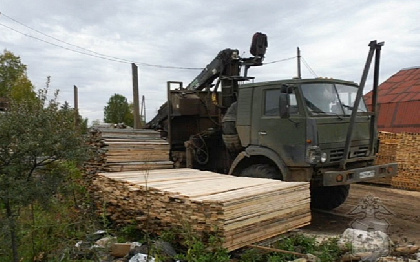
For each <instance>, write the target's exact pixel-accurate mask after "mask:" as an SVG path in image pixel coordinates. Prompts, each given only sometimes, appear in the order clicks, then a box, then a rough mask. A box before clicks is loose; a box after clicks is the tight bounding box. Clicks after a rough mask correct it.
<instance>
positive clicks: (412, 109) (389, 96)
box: [364, 67, 420, 133]
mask: <svg viewBox="0 0 420 262" xmlns="http://www.w3.org/2000/svg"><path fill="white" fill-rule="evenodd" d="M364 98H365V102H366V104H367V105H368V106H369V108H371V106H372V91H371V92H369V93H367V94H366V95H365V96H364ZM378 111H379V117H378V128H379V130H382V131H389V132H395V133H398V132H416V133H420V67H416V68H409V69H402V70H400V71H399V72H398V73H396V74H394V75H393V76H391V77H390V78H389V79H388V80H386V81H385V82H384V83H382V84H381V85H379V87H378Z"/></svg>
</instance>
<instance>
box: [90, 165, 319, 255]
mask: <svg viewBox="0 0 420 262" xmlns="http://www.w3.org/2000/svg"><path fill="white" fill-rule="evenodd" d="M94 186H95V192H96V196H95V199H96V204H97V206H98V207H99V208H98V210H106V213H107V214H109V215H110V216H111V218H112V219H113V220H115V221H116V222H119V223H131V222H132V221H137V223H138V225H139V227H140V228H142V229H144V230H145V227H146V225H147V227H148V229H147V230H149V231H151V232H154V233H158V234H159V233H162V232H164V231H165V230H168V229H170V228H174V227H185V225H188V227H190V228H191V229H192V230H194V231H195V232H196V233H198V234H203V235H206V234H209V233H214V234H216V235H218V236H220V237H222V238H223V239H224V247H226V248H227V249H229V250H234V249H237V248H240V247H243V246H246V245H248V244H251V243H254V242H257V241H261V240H264V239H268V238H271V237H273V236H276V235H278V234H282V233H284V232H286V231H289V230H292V229H295V228H298V227H301V226H304V225H307V224H308V223H309V222H310V219H311V215H310V193H309V183H305V182H282V181H276V180H270V179H262V178H247V177H234V176H228V175H222V174H217V173H212V172H208V171H198V170H194V169H167V170H147V171H133V172H116V173H99V174H98V176H97V177H96V179H95V181H94ZM146 222H147V223H146Z"/></svg>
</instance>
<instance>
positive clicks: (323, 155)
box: [321, 152, 327, 163]
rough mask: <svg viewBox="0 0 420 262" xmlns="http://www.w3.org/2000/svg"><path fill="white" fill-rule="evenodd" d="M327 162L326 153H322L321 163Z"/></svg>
mask: <svg viewBox="0 0 420 262" xmlns="http://www.w3.org/2000/svg"><path fill="white" fill-rule="evenodd" d="M325 162H327V153H325V152H322V153H321V163H325Z"/></svg>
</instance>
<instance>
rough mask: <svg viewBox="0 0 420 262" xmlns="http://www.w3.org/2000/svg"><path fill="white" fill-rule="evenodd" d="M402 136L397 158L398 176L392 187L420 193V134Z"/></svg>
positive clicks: (393, 180)
mask: <svg viewBox="0 0 420 262" xmlns="http://www.w3.org/2000/svg"><path fill="white" fill-rule="evenodd" d="M400 136H401V137H400V139H399V142H398V147H397V152H396V156H395V157H396V161H397V162H398V175H397V176H396V177H393V178H392V186H393V187H396V188H402V189H408V190H416V191H420V134H415V133H402V134H400Z"/></svg>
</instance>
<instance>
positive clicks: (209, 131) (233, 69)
mask: <svg viewBox="0 0 420 262" xmlns="http://www.w3.org/2000/svg"><path fill="white" fill-rule="evenodd" d="M267 46H268V42H267V36H266V35H265V34H263V33H256V34H254V36H253V38H252V43H251V48H250V53H251V54H252V57H248V58H242V57H240V56H239V51H238V50H236V49H225V50H222V51H220V52H219V54H218V55H217V56H216V57H215V58H214V60H213V61H212V62H211V63H210V64H208V65H207V66H206V67H205V68H204V69H203V71H202V72H201V73H200V74H199V75H198V76H197V77H196V78H195V79H194V80H193V81H192V82H191V83H190V84H188V85H187V86H186V87H184V86H183V83H182V82H178V81H168V82H167V95H168V100H167V102H166V103H165V104H164V105H163V106H162V107H161V108H160V110H159V112H158V114H157V116H156V117H155V118H154V119H152V120H151V121H150V122H149V123H148V127H149V128H154V129H159V130H161V133H162V136H164V137H165V138H166V139H167V141H168V143H169V145H170V152H169V157H170V159H171V160H172V161H174V163H175V166H176V167H189V168H196V169H200V170H209V171H216V172H219V173H225V174H232V175H236V176H245V177H260V178H270V179H279V180H284V181H305V182H310V183H311V198H312V200H311V205H312V207H313V208H320V209H333V208H335V207H337V206H339V205H340V204H342V203H343V202H344V201H345V199H346V197H347V195H348V193H349V188H350V184H352V183H356V182H362V181H368V180H370V179H375V178H381V177H388V176H394V175H396V174H397V164H396V163H389V164H382V165H375V156H376V153H377V152H378V145H379V143H378V135H377V133H378V130H377V110H376V105H375V104H376V99H375V98H376V94H377V88H378V75H379V61H380V51H381V47H382V46H383V43H378V42H377V41H371V42H370V43H369V47H370V49H369V53H368V58H367V61H366V64H365V68H364V70H363V73H362V77H361V81H360V83H359V84H356V83H354V82H351V81H345V80H339V79H330V78H329V79H327V78H315V79H301V78H293V79H287V80H279V81H269V82H260V83H246V82H247V81H249V80H252V79H254V78H253V77H250V76H248V70H249V68H250V67H253V66H262V65H263V60H264V55H265V52H266V48H267ZM374 56H375V69H374V85H373V93H374V96H373V97H374V101H373V102H374V103H373V107H372V111H369V110H368V108H367V107H366V105H365V103H364V101H363V98H362V96H363V89H364V86H365V83H366V79H367V75H368V72H369V68H370V65H371V63H372V60H373V57H374ZM215 81H216V83H214V82H215Z"/></svg>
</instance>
